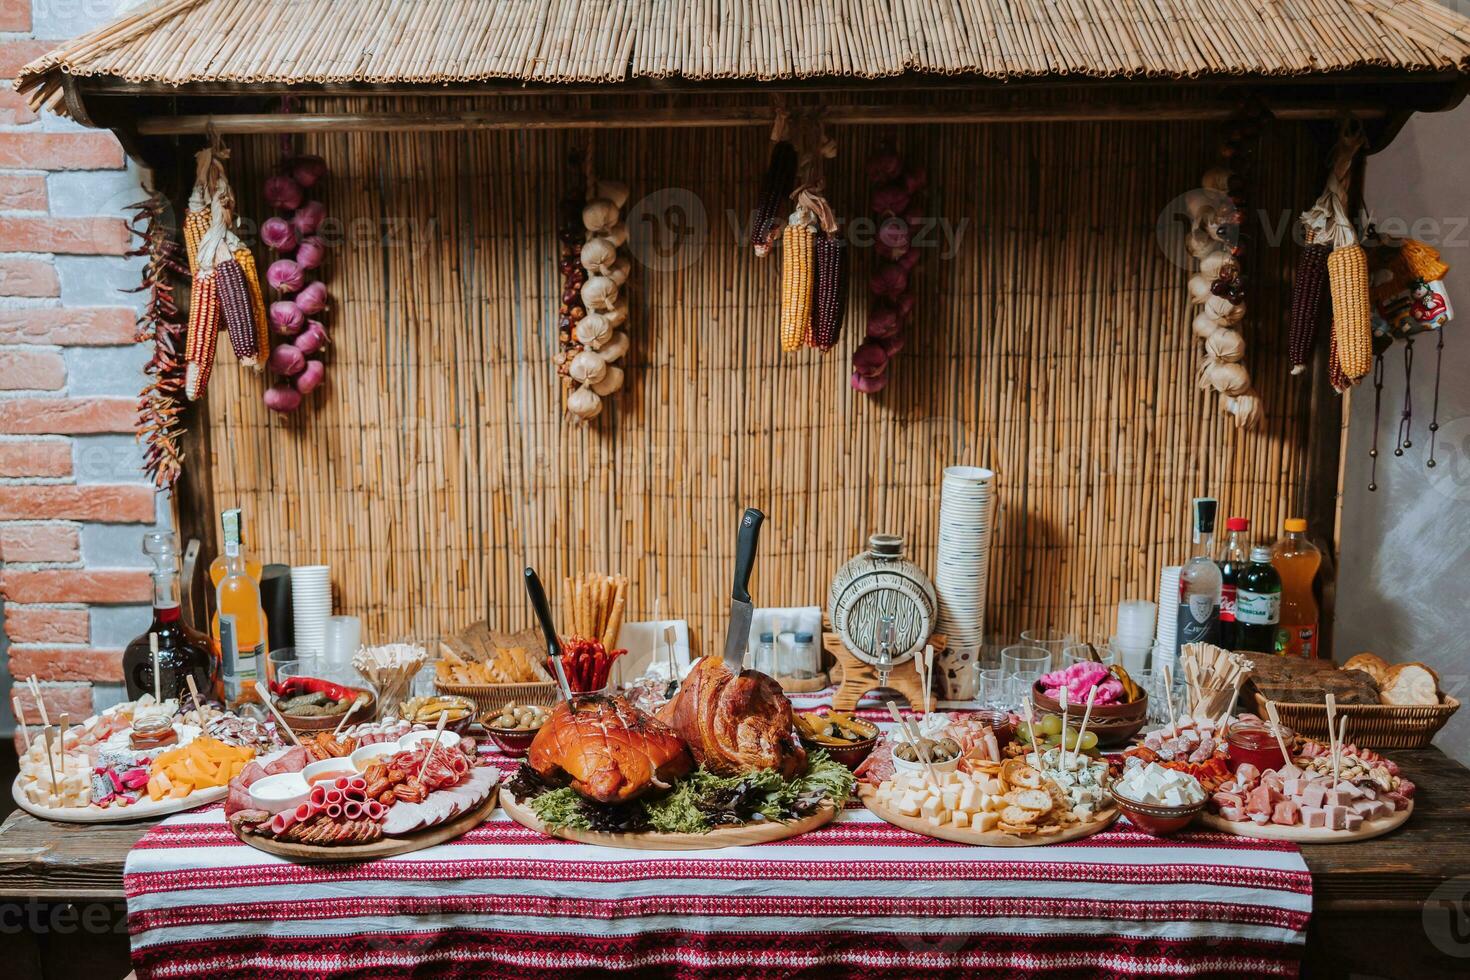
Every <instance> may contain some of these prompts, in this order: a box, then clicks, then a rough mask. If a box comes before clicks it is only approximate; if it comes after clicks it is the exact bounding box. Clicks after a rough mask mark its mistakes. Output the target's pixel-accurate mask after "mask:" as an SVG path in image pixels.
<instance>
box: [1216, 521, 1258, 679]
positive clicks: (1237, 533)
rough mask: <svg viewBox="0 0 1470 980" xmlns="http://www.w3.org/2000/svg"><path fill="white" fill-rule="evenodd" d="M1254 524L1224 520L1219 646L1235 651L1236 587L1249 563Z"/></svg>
mask: <svg viewBox="0 0 1470 980" xmlns="http://www.w3.org/2000/svg"><path fill="white" fill-rule="evenodd" d="M1250 529H1251V522H1250V521H1248V520H1246V519H1245V518H1244V517H1231V518H1227V519H1226V521H1225V531H1226V537H1225V552H1224V554H1222V555H1221V556H1220V645H1221V646H1222V647H1224V648H1225V649H1227V650H1234V649H1235V586H1236V580H1237V579H1239V577H1240V570H1241V569H1243V568H1245V566H1246V563H1247V562H1249V561H1250V550H1251V542H1250Z"/></svg>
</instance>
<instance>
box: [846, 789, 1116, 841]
mask: <svg viewBox="0 0 1470 980" xmlns="http://www.w3.org/2000/svg"><path fill="white" fill-rule="evenodd" d="M877 792H878V789H877V787H874V786H860V787H858V795H859V796H860V797H862V801H863V806H865V807H867V808H868V809H869V810H871V811H872V812H873V813H876V814H877V815H878V816H880V817H882V818H883V819H884V820H886V821H888V822H889V823H891V824H893V825H894V826H895V827H902V828H903V829H904V830H911V831H913V832H914V833H916V834H923V835H924V836H925V837H935V838H938V839H939V840H948V841H954V842H955V843H957V844H976V845H979V846H981V847H1042V846H1045V845H1047V844H1062V843H1065V842H1067V841H1069V840H1078V839H1080V838H1083V837H1090V836H1092V835H1093V834H1095V833H1097V832H1098V831H1099V830H1105V829H1107V828H1108V827H1109V826H1111V825H1112V823H1113V821H1114V820H1117V819H1118V810H1117V808H1116V807H1112V808H1109V809H1107V810H1104V811H1103V812H1102V814H1101V815H1100V816H1099V817H1098V818H1097V819H1096V820H1093V821H1092V822H1090V823H1082V824H1077V825H1076V826H1073V827H1068V828H1067V829H1065V830H1063V831H1061V832H1059V833H1055V834H1028V835H1025V836H1022V835H1020V834H1007V833H1005V832H1004V831H1000V830H990V831H986V832H984V833H981V832H980V831H977V830H971V829H970V828H968V827H956V826H954V825H953V824H945V825H944V826H940V827H936V826H934V825H933V824H932V823H930V822H929V821H927V820H925V819H924V818H923V817H907V816H904V815H903V814H902V813H899V812H898V811H897V810H895V809H893V808H892V807H888V806H884V805H883V804H881V803H879V802H878V801H877V800H876V799H875V798H874V797H875V796H876V795H877Z"/></svg>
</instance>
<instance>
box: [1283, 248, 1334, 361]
mask: <svg viewBox="0 0 1470 980" xmlns="http://www.w3.org/2000/svg"><path fill="white" fill-rule="evenodd" d="M1331 252H1332V248H1331V246H1328V245H1324V244H1322V243H1321V242H1308V243H1307V244H1306V245H1305V246H1304V247H1303V248H1302V254H1301V255H1299V256H1297V260H1296V277H1295V278H1294V279H1293V280H1292V283H1291V321H1290V327H1289V333H1288V334H1287V345H1286V346H1287V350H1288V352H1289V353H1290V354H1291V373H1292V374H1301V373H1302V372H1303V371H1305V370H1306V369H1307V361H1309V360H1310V359H1311V357H1312V341H1313V340H1314V339H1315V338H1316V336H1317V324H1318V323H1320V322H1321V320H1322V296H1323V292H1322V287H1323V286H1324V285H1326V284H1327V256H1328V255H1329V254H1330V253H1331Z"/></svg>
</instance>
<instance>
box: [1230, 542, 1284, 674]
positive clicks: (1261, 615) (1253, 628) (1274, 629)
mask: <svg viewBox="0 0 1470 980" xmlns="http://www.w3.org/2000/svg"><path fill="white" fill-rule="evenodd" d="M1280 633H1281V576H1280V575H1277V574H1276V569H1275V568H1274V567H1272V565H1271V549H1270V548H1268V547H1266V546H1265V545H1257V546H1256V547H1254V548H1252V549H1251V560H1250V564H1249V565H1246V566H1245V568H1242V569H1241V570H1240V578H1239V579H1237V580H1236V586H1235V649H1237V650H1248V651H1251V652H1253V653H1279V652H1280V651H1281V649H1282V648H1283V647H1284V646H1285V645H1286V638H1285V637H1284V636H1282V635H1279V634H1280Z"/></svg>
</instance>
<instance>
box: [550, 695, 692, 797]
mask: <svg viewBox="0 0 1470 980" xmlns="http://www.w3.org/2000/svg"><path fill="white" fill-rule="evenodd" d="M526 761H527V762H529V763H530V765H531V768H532V769H535V770H536V772H537V773H539V774H540V775H541V777H542V778H543V779H545V780H547V781H548V782H552V783H568V784H569V785H570V786H571V787H572V789H574V790H576V791H577V792H578V793H581V794H582V795H583V796H585V797H587V798H588V799H593V800H597V801H598V802H599V803H625V802H627V801H628V800H632V799H637V798H638V797H640V796H642V795H644V794H645V793H648V792H649V791H651V790H655V789H667V788H668V787H669V786H670V785H672V784H673V782H674V781H675V780H677V779H680V778H681V777H683V776H686V775H688V774H689V773H690V771H692V770H693V769H694V760H693V758H691V757H690V755H689V750H688V748H686V747H685V745H684V742H683V740H682V739H680V738H679V736H678V735H676V734H674V733H673V732H672V731H670V730H669V728H668V727H667V726H666V725H664V724H662V723H661V722H659V721H656V720H655V719H654V718H653V716H652V715H650V714H648V713H647V712H645V711H641V710H640V709H638V708H635V707H633V705H631V704H629V703H628V701H627V700H626V699H625V698H621V697H616V696H607V695H601V694H586V695H575V696H573V697H572V699H571V700H570V701H563V702H562V703H561V704H559V705H557V706H556V708H555V709H554V710H553V711H552V712H551V716H550V717H549V718H548V719H547V720H546V724H544V725H542V726H541V730H540V731H539V732H538V733H537V734H536V739H535V741H533V742H532V743H531V750H530V753H529V756H528V758H527V760H526Z"/></svg>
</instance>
